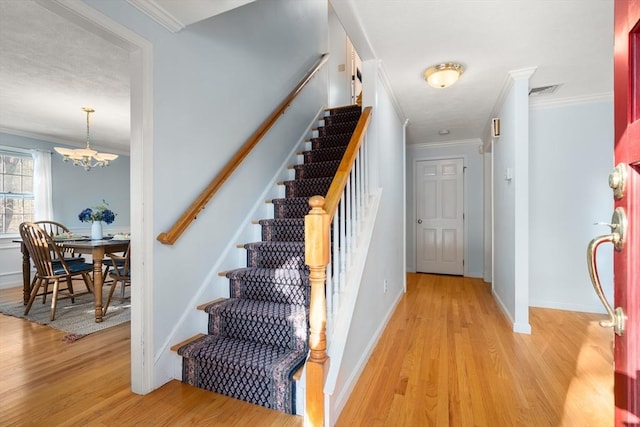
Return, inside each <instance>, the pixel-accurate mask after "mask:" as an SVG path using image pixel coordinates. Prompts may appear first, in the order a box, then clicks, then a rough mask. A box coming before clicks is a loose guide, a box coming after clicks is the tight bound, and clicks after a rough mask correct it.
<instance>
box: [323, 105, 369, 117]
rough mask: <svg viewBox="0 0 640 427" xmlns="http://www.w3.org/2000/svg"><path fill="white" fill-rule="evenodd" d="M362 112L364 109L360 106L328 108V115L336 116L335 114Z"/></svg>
mask: <svg viewBox="0 0 640 427" xmlns="http://www.w3.org/2000/svg"><path fill="white" fill-rule="evenodd" d="M354 111H357V112H361V111H362V107H361V106H359V105H356V104H354V105H346V106H344V107H335V108H328V109H327V110H326V115H329V116H331V115H335V114H346V113H350V112H354Z"/></svg>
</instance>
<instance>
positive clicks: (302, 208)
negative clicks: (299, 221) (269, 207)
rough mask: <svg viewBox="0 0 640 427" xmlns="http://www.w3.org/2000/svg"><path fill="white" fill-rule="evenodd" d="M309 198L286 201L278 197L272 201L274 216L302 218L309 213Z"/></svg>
mask: <svg viewBox="0 0 640 427" xmlns="http://www.w3.org/2000/svg"><path fill="white" fill-rule="evenodd" d="M310 210H311V207H310V206H309V199H308V198H307V197H305V198H304V200H303V201H298V200H296V201H291V202H289V203H288V202H287V199H278V200H274V201H273V216H274V218H304V217H305V215H307V214H308V213H309V211H310Z"/></svg>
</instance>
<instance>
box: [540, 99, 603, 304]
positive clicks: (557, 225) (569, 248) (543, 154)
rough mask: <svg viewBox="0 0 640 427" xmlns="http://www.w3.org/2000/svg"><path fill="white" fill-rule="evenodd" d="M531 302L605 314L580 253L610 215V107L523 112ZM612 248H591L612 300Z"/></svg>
mask: <svg viewBox="0 0 640 427" xmlns="http://www.w3.org/2000/svg"><path fill="white" fill-rule="evenodd" d="M530 142H531V144H530V153H529V154H530V165H531V166H530V173H531V184H530V198H531V199H530V236H531V237H530V251H529V252H530V280H529V283H530V288H529V294H530V300H531V301H530V303H531V305H533V306H538V307H548V308H559V309H565V310H575V311H587V312H598V313H604V308H603V306H602V304H601V303H600V300H599V299H598V298H597V296H596V294H595V292H594V291H593V288H592V286H591V281H590V279H589V274H588V270H587V261H586V248H587V244H588V243H589V241H590V240H591V239H592V238H593V237H595V236H598V235H602V234H607V233H608V232H609V228H608V227H604V226H596V225H594V223H596V222H609V221H610V220H611V215H612V213H613V197H612V190H611V189H610V188H609V185H608V176H609V173H610V172H611V170H612V169H613V102H612V101H601V102H594V103H590V104H580V105H569V106H562V107H546V108H533V109H532V110H531V112H530ZM612 252H613V249H612V245H601V246H600V247H599V249H598V272H599V273H600V278H601V280H602V282H603V286H604V291H605V295H607V297H608V298H609V301H611V300H612V299H613V273H612V268H613V266H612V263H613V259H612Z"/></svg>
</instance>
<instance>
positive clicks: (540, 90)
mask: <svg viewBox="0 0 640 427" xmlns="http://www.w3.org/2000/svg"><path fill="white" fill-rule="evenodd" d="M559 87H560V85H559V84H557V85H551V86H539V87H534V88H531V89H530V90H529V96H542V95H551V94H552V93H555V92H556V91H557V90H558V88H559Z"/></svg>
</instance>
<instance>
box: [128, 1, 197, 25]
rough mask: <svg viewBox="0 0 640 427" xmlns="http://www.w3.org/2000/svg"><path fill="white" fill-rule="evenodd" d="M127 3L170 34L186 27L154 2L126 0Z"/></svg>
mask: <svg viewBox="0 0 640 427" xmlns="http://www.w3.org/2000/svg"><path fill="white" fill-rule="evenodd" d="M127 2H128V3H130V4H131V5H132V6H134V7H135V8H137V9H138V10H140V11H141V12H143V13H145V14H146V15H148V16H149V17H150V18H151V19H153V20H154V21H156V22H157V23H158V24H160V25H162V26H163V27H165V28H166V29H167V30H169V31H171V32H172V33H177V32H178V31H180V30H182V29H184V28H185V27H186V25H184V23H182V22H181V21H180V20H179V19H178V18H176V17H175V16H173V15H172V14H171V13H169V12H168V11H167V10H166V9H164V8H163V7H162V6H160V5H159V4H158V3H156V2H155V1H154V0H127Z"/></svg>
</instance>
